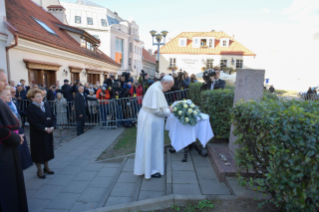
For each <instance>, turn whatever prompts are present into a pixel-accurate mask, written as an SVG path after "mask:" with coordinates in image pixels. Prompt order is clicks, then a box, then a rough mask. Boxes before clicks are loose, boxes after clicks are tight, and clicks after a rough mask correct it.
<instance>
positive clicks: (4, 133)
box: [0, 69, 28, 212]
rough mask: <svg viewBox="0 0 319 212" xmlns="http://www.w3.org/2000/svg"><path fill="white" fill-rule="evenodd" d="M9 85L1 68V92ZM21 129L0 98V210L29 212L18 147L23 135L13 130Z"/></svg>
mask: <svg viewBox="0 0 319 212" xmlns="http://www.w3.org/2000/svg"><path fill="white" fill-rule="evenodd" d="M7 85H8V83H7V76H6V74H5V72H4V70H3V69H0V92H2V91H3V90H4V89H5V87H6V86H7ZM18 129H19V122H18V120H17V119H16V118H15V117H14V115H13V113H12V111H11V110H10V108H9V107H8V106H7V105H6V103H4V102H3V101H2V100H0V211H3V212H5V211H19V212H27V211H28V203H27V195H26V191H25V184H24V177H23V172H22V166H21V160H20V157H19V154H18V149H17V147H18V146H19V145H21V144H22V142H23V135H19V134H17V133H15V132H13V131H16V130H18Z"/></svg>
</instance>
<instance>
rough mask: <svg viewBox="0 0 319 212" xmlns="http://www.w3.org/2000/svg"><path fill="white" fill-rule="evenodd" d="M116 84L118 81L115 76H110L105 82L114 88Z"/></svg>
mask: <svg viewBox="0 0 319 212" xmlns="http://www.w3.org/2000/svg"><path fill="white" fill-rule="evenodd" d="M115 82H116V80H115V76H114V74H110V77H109V78H108V79H105V80H104V84H107V85H108V86H109V87H112V86H113V84H114V83H115Z"/></svg>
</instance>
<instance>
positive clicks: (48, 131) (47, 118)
mask: <svg viewBox="0 0 319 212" xmlns="http://www.w3.org/2000/svg"><path fill="white" fill-rule="evenodd" d="M42 95H43V91H41V90H39V89H33V90H29V92H28V94H27V98H28V99H31V101H32V103H31V104H30V105H29V107H28V110H27V118H28V122H29V124H30V144H31V145H30V146H31V157H32V160H33V162H34V163H35V164H36V166H37V168H38V172H37V174H38V177H39V178H42V179H43V178H45V175H44V173H47V174H54V172H53V171H52V170H51V169H50V168H49V163H48V161H49V160H51V159H53V158H54V148H53V131H54V128H55V127H56V118H55V116H54V114H53V113H52V112H51V110H50V106H49V105H48V104H47V103H44V102H43V96H42ZM41 164H44V168H43V172H42V169H41Z"/></svg>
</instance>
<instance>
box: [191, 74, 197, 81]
mask: <svg viewBox="0 0 319 212" xmlns="http://www.w3.org/2000/svg"><path fill="white" fill-rule="evenodd" d="M197 82H198V80H197V78H196V76H195V74H192V75H191V83H197Z"/></svg>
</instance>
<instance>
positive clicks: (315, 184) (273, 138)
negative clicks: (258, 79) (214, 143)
mask: <svg viewBox="0 0 319 212" xmlns="http://www.w3.org/2000/svg"><path fill="white" fill-rule="evenodd" d="M318 117H319V103H318V102H301V101H300V102H299V101H282V100H277V101H274V100H269V101H262V102H259V103H257V102H254V101H251V102H246V103H239V104H237V105H236V107H235V108H234V109H233V110H232V121H233V124H234V134H235V135H236V136H237V144H239V146H241V148H239V149H238V150H237V152H236V156H235V161H236V163H237V166H238V167H239V176H240V177H239V179H238V180H239V182H240V184H241V185H242V186H247V185H249V186H250V187H252V188H254V190H257V191H259V192H262V193H265V194H268V195H269V196H270V197H271V198H270V199H269V200H266V201H265V202H264V203H263V204H265V203H267V202H272V203H274V204H275V205H276V206H277V207H280V208H281V209H284V210H286V211H307V212H308V211H309V212H310V211H316V210H318V209H319V174H318V173H319V118H318ZM247 171H253V172H255V173H256V175H257V174H260V175H261V177H260V178H256V179H253V178H250V179H247V178H244V177H242V176H241V173H244V172H247Z"/></svg>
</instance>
